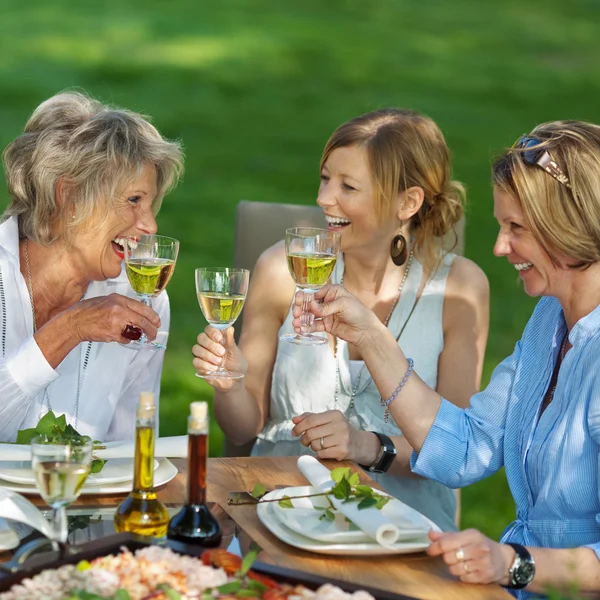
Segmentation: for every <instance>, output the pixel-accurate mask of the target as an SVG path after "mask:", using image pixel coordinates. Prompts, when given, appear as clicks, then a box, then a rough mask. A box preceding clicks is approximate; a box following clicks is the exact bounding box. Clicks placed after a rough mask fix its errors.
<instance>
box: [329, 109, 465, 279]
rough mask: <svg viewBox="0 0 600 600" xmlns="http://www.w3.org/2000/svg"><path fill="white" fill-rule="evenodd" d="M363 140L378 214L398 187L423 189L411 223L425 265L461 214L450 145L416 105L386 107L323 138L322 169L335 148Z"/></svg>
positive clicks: (386, 211)
mask: <svg viewBox="0 0 600 600" xmlns="http://www.w3.org/2000/svg"><path fill="white" fill-rule="evenodd" d="M354 145H358V146H361V147H362V148H363V149H364V150H365V152H366V155H367V161H368V166H369V171H370V174H371V178H372V181H373V184H374V188H375V198H374V200H375V207H376V210H377V212H378V214H379V217H380V218H381V220H382V221H383V220H385V219H387V218H389V217H390V214H391V212H390V211H391V210H392V205H393V201H394V199H395V198H396V195H397V194H398V193H399V192H403V191H404V190H406V189H408V188H410V187H413V186H417V187H420V188H421V189H422V190H423V192H424V195H425V198H424V200H423V204H422V206H421V208H420V209H419V211H418V212H417V213H416V214H415V215H414V216H413V217H412V219H411V223H410V230H411V235H413V236H414V251H415V253H416V254H417V256H418V257H419V259H420V260H421V261H422V262H423V263H424V265H425V266H426V267H427V268H430V269H432V268H434V267H435V266H436V265H437V264H439V262H440V260H441V258H442V257H443V251H442V238H443V237H444V235H446V234H447V233H448V232H449V231H451V230H452V228H453V227H454V226H455V225H456V223H457V222H458V221H459V219H460V218H461V216H462V214H463V205H464V200H465V189H464V187H463V185H462V184H461V183H459V182H458V181H453V180H452V179H451V178H450V177H451V158H450V150H449V149H448V146H447V145H446V141H445V139H444V136H443V135H442V132H441V131H440V128H439V127H438V126H437V125H436V124H435V122H434V121H433V120H432V119H430V118H429V117H426V116H425V115H422V114H420V113H418V112H416V111H413V110H408V109H397V108H384V109H380V110H376V111H373V112H370V113H367V114H364V115H362V116H360V117H356V118H355V119H352V120H350V121H347V122H346V123H343V124H342V125H340V126H339V127H338V128H337V129H336V130H335V131H334V132H333V135H332V136H331V137H330V138H329V140H328V141H327V144H326V145H325V149H324V151H323V156H322V158H321V169H322V168H323V165H324V164H325V161H326V160H327V159H328V157H329V155H330V154H331V153H332V152H333V151H334V150H335V149H337V148H344V147H348V146H354ZM455 245H456V240H455Z"/></svg>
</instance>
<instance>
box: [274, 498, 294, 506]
mask: <svg viewBox="0 0 600 600" xmlns="http://www.w3.org/2000/svg"><path fill="white" fill-rule="evenodd" d="M277 504H279V506H281V508H294V504H293V502H292V501H291V499H290V497H289V496H284V497H283V498H282V499H281V500H280V501H279V502H278V503H277Z"/></svg>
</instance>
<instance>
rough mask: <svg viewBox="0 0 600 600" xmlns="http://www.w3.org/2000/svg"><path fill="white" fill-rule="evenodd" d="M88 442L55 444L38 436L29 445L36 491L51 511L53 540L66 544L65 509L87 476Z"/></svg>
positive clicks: (78, 441)
mask: <svg viewBox="0 0 600 600" xmlns="http://www.w3.org/2000/svg"><path fill="white" fill-rule="evenodd" d="M92 445H93V444H92V441H91V440H70V441H64V442H58V443H57V442H55V441H54V438H53V437H51V436H46V435H39V436H36V437H35V438H33V440H32V441H31V465H32V467H33V472H34V475H35V481H36V485H37V489H38V491H39V492H40V495H41V496H42V498H43V499H44V501H45V502H46V504H47V505H48V506H49V507H50V508H51V509H52V527H53V530H54V535H53V540H54V541H55V542H60V543H63V544H64V543H65V542H66V541H67V534H68V528H67V514H66V512H65V508H66V507H67V506H68V505H69V504H71V502H74V501H75V500H76V499H77V498H78V496H79V493H80V492H81V488H82V487H83V484H84V483H85V480H86V479H87V476H88V474H89V472H90V466H91V462H92Z"/></svg>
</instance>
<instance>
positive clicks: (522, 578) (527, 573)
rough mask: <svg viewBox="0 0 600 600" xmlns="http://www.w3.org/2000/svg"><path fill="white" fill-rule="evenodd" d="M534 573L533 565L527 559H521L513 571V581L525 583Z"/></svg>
mask: <svg viewBox="0 0 600 600" xmlns="http://www.w3.org/2000/svg"><path fill="white" fill-rule="evenodd" d="M534 575H535V566H534V565H533V563H531V562H529V561H525V560H522V561H521V563H520V564H519V566H518V567H517V568H516V569H515V571H514V573H513V578H514V580H515V583H518V584H520V585H527V584H528V583H529V582H530V581H531V580H532V579H533V576H534Z"/></svg>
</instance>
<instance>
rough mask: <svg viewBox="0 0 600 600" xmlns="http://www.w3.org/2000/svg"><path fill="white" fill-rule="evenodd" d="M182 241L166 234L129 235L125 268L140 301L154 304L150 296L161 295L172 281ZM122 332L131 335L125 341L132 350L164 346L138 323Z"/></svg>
mask: <svg viewBox="0 0 600 600" xmlns="http://www.w3.org/2000/svg"><path fill="white" fill-rule="evenodd" d="M178 253H179V241H178V240H175V239H173V238H170V237H165V236H164V235H142V236H140V237H138V238H134V237H130V238H127V240H126V243H125V271H126V273H127V278H128V279H129V284H130V285H131V287H132V289H133V291H134V292H135V293H136V294H137V296H138V299H139V301H140V302H141V303H142V304H145V305H146V306H151V304H150V298H154V297H155V296H158V295H159V294H160V293H161V292H162V291H163V290H164V289H165V288H166V287H167V283H169V279H171V275H173V271H174V270H175V262H176V261H177V254H178ZM123 336H124V337H126V338H128V339H130V340H131V342H129V343H128V344H122V345H123V346H124V347H125V348H129V349H131V350H137V349H148V350H164V349H165V348H166V346H165V345H164V344H161V343H160V342H157V341H154V342H151V341H149V340H148V338H147V337H146V334H145V333H144V332H143V331H141V329H140V328H139V327H133V326H132V325H128V326H127V327H126V328H125V330H124V331H123Z"/></svg>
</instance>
